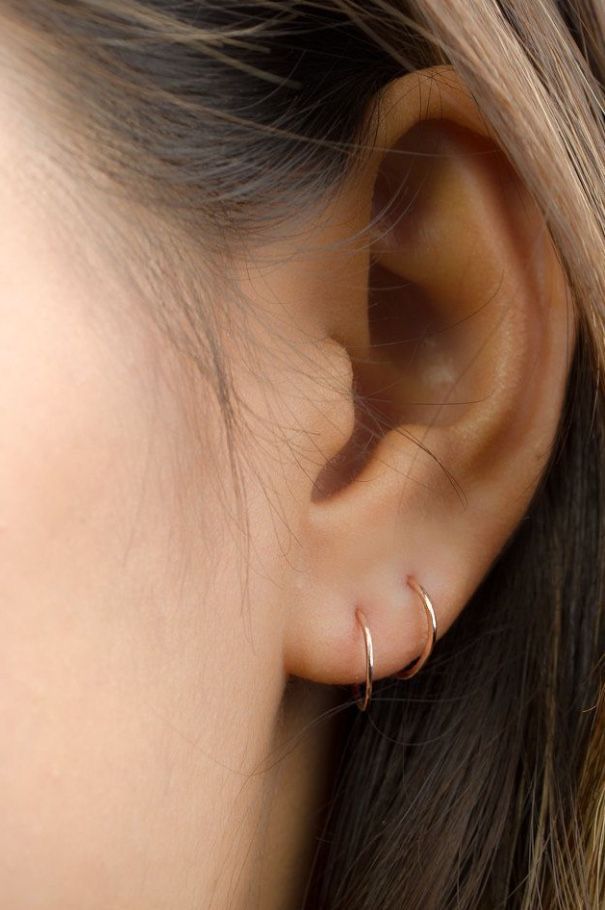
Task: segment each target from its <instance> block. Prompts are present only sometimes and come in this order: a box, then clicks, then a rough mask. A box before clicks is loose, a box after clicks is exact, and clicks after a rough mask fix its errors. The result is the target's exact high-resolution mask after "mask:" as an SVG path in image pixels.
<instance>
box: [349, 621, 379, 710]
mask: <svg viewBox="0 0 605 910" xmlns="http://www.w3.org/2000/svg"><path fill="white" fill-rule="evenodd" d="M355 616H356V617H357V622H358V623H359V625H360V626H361V629H362V632H363V640H364V644H365V651H366V681H365V688H364V692H363V696H361V695H360V689H361V684H360V683H354V685H353V693H354V695H355V704H356V705H357V707H358V708H359V710H360V711H365V710H367V707H368V705H369V704H370V699H371V698H372V683H373V681H374V648H373V646H372V634H371V632H370V629H369V627H368V621H367V619H366V617H365V613H364V612H363V610H360V609H359V607H358V608H357V610H356V611H355Z"/></svg>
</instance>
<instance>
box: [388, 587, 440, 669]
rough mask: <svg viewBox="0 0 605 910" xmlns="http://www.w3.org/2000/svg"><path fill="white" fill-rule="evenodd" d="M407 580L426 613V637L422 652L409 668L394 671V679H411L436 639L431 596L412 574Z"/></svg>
mask: <svg viewBox="0 0 605 910" xmlns="http://www.w3.org/2000/svg"><path fill="white" fill-rule="evenodd" d="M407 582H408V585H409V586H410V588H412V590H414V591H415V592H416V594H417V595H418V596H419V598H420V600H421V602H422V606H423V607H424V612H425V615H426V627H427V637H426V642H425V645H424V649H423V651H422V654H420V656H419V657H417V658H416V660H415V661H414V663H413V664H412V666H411V667H410V668H409V669H407V670H400V671H399V673H396V674H395V679H411V678H412V676H416V674H417V673H418V672H419V670H421V669H422V667H423V666H424V665H425V663H426V662H427V660H428V659H429V657H430V656H431V652H432V650H433V648H434V647H435V642H436V641H437V619H436V617H435V611H434V609H433V604H432V603H431V598H430V597H429V595H428V594H427V593H426V591H425V590H424V588H423V587H422V585H420V584H418V582H417V581H416V579H415V578H414V577H413V576H412V575H409V576H408V579H407Z"/></svg>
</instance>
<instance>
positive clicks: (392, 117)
mask: <svg viewBox="0 0 605 910" xmlns="http://www.w3.org/2000/svg"><path fill="white" fill-rule="evenodd" d="M375 116H376V123H375V129H374V131H373V133H372V135H373V136H375V142H374V143H373V148H372V151H371V154H370V155H368V156H367V157H366V159H365V160H364V162H363V163H362V164H361V165H360V169H359V170H358V171H357V172H356V174H355V178H354V179H353V180H351V181H349V182H347V184H346V186H345V187H344V188H343V190H342V193H343V195H344V196H347V194H348V198H347V199H346V206H347V207H348V208H349V209H351V208H354V209H355V210H356V211H362V212H364V213H365V215H364V218H365V222H366V224H365V227H366V231H367V234H368V236H370V238H371V245H370V253H369V256H368V257H367V259H366V260H365V267H364V270H362V273H363V281H364V289H363V300H364V305H363V306H351V307H350V309H348V310H339V313H338V324H333V325H332V335H333V338H334V339H336V340H337V341H338V343H339V345H340V346H341V347H342V348H343V349H345V350H346V351H347V353H348V357H349V358H350V361H351V365H352V371H351V375H352V379H351V385H350V388H349V394H350V402H355V417H356V419H355V427H354V430H353V433H352V435H351V436H350V438H348V439H346V438H341V440H340V447H339V448H340V450H339V451H338V452H337V453H336V455H335V456H334V457H332V458H330V459H329V461H328V462H327V463H326V464H324V465H323V466H322V468H321V470H320V471H319V473H318V474H317V477H316V478H315V485H314V490H313V494H312V496H311V497H310V501H309V503H308V514H307V518H306V523H305V535H304V540H303V544H304V548H305V558H306V564H305V571H304V575H303V576H302V578H301V584H300V586H299V588H298V590H297V594H296V597H295V602H294V604H293V607H292V611H291V614H290V616H289V619H288V625H287V635H286V669H287V671H288V672H290V673H293V674H296V675H300V676H303V677H307V678H309V679H312V680H315V681H318V682H325V683H352V682H355V681H360V680H362V679H363V678H364V670H365V657H364V654H365V652H364V645H363V637H362V632H361V629H360V627H359V625H358V623H357V621H356V612H355V611H356V608H357V607H361V608H362V610H363V612H364V613H365V616H366V617H367V621H368V626H369V628H370V631H371V634H372V639H373V646H374V658H375V676H376V677H381V676H388V675H391V674H394V673H396V672H398V671H400V670H401V669H402V668H404V667H405V666H407V665H408V664H409V663H410V662H412V661H414V659H415V658H416V657H417V656H418V655H419V654H420V652H421V651H422V649H423V646H424V643H425V640H426V635H427V628H426V619H425V615H424V612H423V609H422V604H421V602H420V600H419V598H418V596H417V594H416V593H415V592H414V591H413V590H412V588H411V587H410V586H409V585H407V584H406V579H407V578H408V576H413V577H415V578H416V579H417V580H418V582H419V583H420V584H421V585H422V586H423V587H424V588H425V589H426V590H427V592H428V593H429V595H430V597H431V599H432V602H433V605H434V608H435V613H436V618H437V625H438V637H440V636H442V635H444V634H445V633H446V632H447V630H448V628H449V627H450V626H451V625H452V623H453V622H454V620H455V619H456V617H457V616H458V615H459V614H460V612H461V611H462V610H463V608H464V605H465V604H466V602H467V601H468V599H469V598H470V597H471V595H472V594H473V592H474V591H475V589H476V588H477V586H478V585H479V583H480V582H481V580H482V578H483V577H484V575H485V574H486V573H487V572H488V570H489V568H490V566H491V565H492V563H493V562H494V560H495V559H496V557H497V556H498V554H499V552H500V551H501V549H502V548H503V546H504V544H505V543H506V541H507V539H508V538H509V537H510V535H511V534H512V532H513V531H514V529H515V528H516V526H517V525H518V523H519V521H520V520H521V518H522V516H523V514H524V512H525V511H526V509H527V507H528V504H529V501H530V499H531V497H532V495H533V493H534V492H535V489H536V486H537V484H538V482H539V479H540V477H541V475H542V473H543V471H544V469H545V466H546V464H547V462H548V459H549V455H550V453H551V450H552V446H553V442H554V440H555V437H556V432H557V427H558V422H559V417H560V414H561V410H562V404H563V399H564V394H565V386H566V380H567V376H568V371H569V365H570V358H571V352H572V348H573V334H574V329H573V325H572V323H571V321H570V310H571V308H570V306H569V295H568V292H567V284H566V281H565V277H564V272H563V269H562V267H561V264H560V262H559V260H558V257H557V255H556V252H555V249H554V246H553V243H552V240H551V237H550V235H549V232H548V230H547V227H546V224H545V221H544V218H543V216H542V214H541V212H540V211H539V210H538V208H537V207H536V205H535V203H534V202H533V200H532V198H531V197H530V194H529V192H528V190H527V189H526V187H525V186H524V184H523V182H522V180H521V179H520V178H519V176H518V175H517V174H516V173H515V171H514V170H513V168H512V166H511V164H510V163H509V161H508V160H507V157H506V156H505V154H504V153H503V152H502V150H501V149H500V148H499V146H498V143H497V141H496V140H495V139H494V138H493V137H492V136H491V135H490V133H489V130H488V128H487V127H486V125H485V123H484V122H483V119H482V117H481V115H480V112H479V110H478V109H477V107H476V105H475V103H474V102H473V100H472V97H471V96H470V95H469V93H468V91H467V90H466V88H465V86H464V85H463V84H462V82H461V81H460V80H459V79H458V78H457V76H456V75H455V73H454V71H453V70H452V69H451V68H449V67H440V68H436V69H433V70H427V71H423V72H420V73H414V74H410V75H406V76H405V77H402V78H401V79H399V80H397V81H396V82H394V83H392V84H391V85H390V86H389V87H388V89H387V91H386V93H385V94H384V96H383V98H382V103H381V105H380V108H379V110H378V113H377V114H376V115H375ZM359 273H360V271H358V272H357V273H356V274H359ZM324 274H325V272H324ZM330 306H331V301H330V295H329V293H327V294H326V299H325V307H326V320H327V321H329V319H333V318H334V317H333V315H330V313H332V314H333V310H332V311H331V310H330ZM341 425H342V421H341ZM332 450H334V446H333V445H332Z"/></svg>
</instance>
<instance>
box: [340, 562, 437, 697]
mask: <svg viewBox="0 0 605 910" xmlns="http://www.w3.org/2000/svg"><path fill="white" fill-rule="evenodd" d="M407 583H408V585H409V586H410V587H411V588H412V590H413V591H415V592H416V594H417V595H418V597H419V598H420V602H421V604H422V607H423V609H424V613H425V616H426V624H427V638H426V642H425V645H424V648H423V650H422V653H421V654H420V655H419V656H418V657H417V658H415V659H414V662H413V663H412V664H411V666H410V665H408V666H406V667H404V669H403V670H400V671H399V672H398V673H395V679H411V678H412V676H416V674H417V673H418V672H419V671H420V670H421V669H422V667H423V666H424V665H425V663H426V662H427V660H428V659H429V657H430V655H431V653H432V650H433V648H434V647H435V642H436V640H437V619H436V617H435V610H434V609H433V604H432V603H431V599H430V597H429V595H428V594H427V592H426V591H425V589H424V588H423V587H422V585H421V584H419V583H418V582H417V581H416V579H415V578H414V577H413V576H411V575H409V576H408V578H407ZM355 616H356V618H357V622H358V623H359V626H360V628H361V631H362V633H363V640H364V647H365V664H366V672H365V686H364V691H363V694H361V685H360V684H359V683H355V684H354V685H353V693H354V696H355V703H356V705H357V707H358V708H359V710H360V711H366V710H367V708H368V705H369V703H370V700H371V698H372V685H373V680H374V646H373V642H372V634H371V632H370V628H369V626H368V623H367V619H366V616H365V614H364V612H363V611H362V610H361V609H360V608H359V607H358V608H357V609H356V611H355Z"/></svg>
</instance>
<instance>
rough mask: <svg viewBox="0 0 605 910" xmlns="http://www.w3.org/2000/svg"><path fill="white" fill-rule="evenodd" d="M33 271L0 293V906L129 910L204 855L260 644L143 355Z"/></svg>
mask: <svg viewBox="0 0 605 910" xmlns="http://www.w3.org/2000/svg"><path fill="white" fill-rule="evenodd" d="M36 266H37V269H33V268H32V267H31V264H30V267H29V269H28V270H25V271H23V270H20V279H19V281H18V282H17V281H16V280H9V277H8V273H9V269H8V263H6V262H5V263H4V267H3V269H2V275H3V277H2V286H1V288H0V291H1V297H0V324H1V326H2V328H1V341H0V376H1V385H0V729H2V730H3V731H4V733H3V737H2V742H1V744H0V816H1V817H2V825H1V826H0V892H1V893H2V894H3V898H2V904H3V906H10V907H11V908H12V910H21V908H28V910H35V908H38V907H40V908H48V907H51V906H53V907H56V906H61V907H62V908H63V910H69V908H71V907H74V908H76V907H82V906H84V905H86V906H87V907H89V908H91V910H93V908H97V907H98V908H101V907H108V906H116V907H117V906H118V905H119V906H128V905H130V906H133V903H132V902H133V901H135V900H139V899H141V897H142V894H143V892H144V890H145V888H150V889H152V891H153V893H154V894H155V896H156V897H157V896H158V895H161V894H162V893H163V889H164V888H165V889H166V894H167V895H169V894H172V895H174V894H176V893H178V889H179V887H181V888H182V889H186V883H187V882H188V881H190V880H196V881H197V876H195V877H193V879H192V877H191V876H190V874H189V872H188V871H187V870H190V869H192V868H194V867H195V868H199V869H200V874H201V866H202V865H203V859H202V858H201V857H200V852H201V851H200V838H201V840H202V841H203V842H204V843H205V844H206V845H208V846H211V845H212V844H214V845H216V844H217V843H218V842H219V841H220V838H221V831H220V828H219V826H218V823H217V824H216V825H215V826H214V827H213V825H212V824H211V823H208V818H215V819H222V818H223V817H224V811H223V810H224V800H225V799H226V798H227V796H228V794H229V792H230V788H233V789H234V792H235V790H241V783H242V780H241V775H239V774H238V775H235V774H234V773H233V770H232V768H230V765H231V764H234V765H236V766H237V765H238V764H239V763H240V753H243V750H244V748H248V749H249V748H250V744H252V746H254V745H255V744H256V743H258V744H259V748H260V744H261V743H262V738H263V726H262V717H261V718H260V719H259V715H258V712H259V711H260V712H263V711H265V712H266V711H267V709H268V704H267V694H266V693H267V691H274V693H275V698H277V693H278V686H279V679H278V675H277V674H274V683H275V685H274V687H273V689H271V686H268V687H267V685H266V683H267V675H268V672H269V670H268V667H270V666H272V665H276V664H278V661H276V660H275V653H274V646H275V644H276V639H275V637H273V638H272V637H271V635H268V636H264V637H262V638H261V640H262V641H264V642H267V645H266V647H265V648H264V649H262V648H261V649H260V650H259V652H257V653H256V654H255V655H254V656H251V651H250V648H249V646H248V644H247V637H246V636H247V628H246V624H245V621H244V616H243V612H242V607H241V596H240V589H239V584H238V575H237V570H236V566H235V560H233V564H232V563H231V560H230V558H229V552H228V551H227V550H226V549H225V548H223V551H222V556H223V559H222V560H221V562H220V566H221V572H220V576H219V573H217V566H218V565H219V562H218V561H217V554H216V552H215V550H214V547H215V545H216V543H217V541H218V540H219V539H220V538H221V529H222V527H223V519H222V517H221V515H220V510H219V505H218V504H217V503H216V502H215V500H214V499H213V496H212V493H211V485H210V483H205V482H204V480H203V478H204V473H205V467H204V460H203V456H201V454H200V450H199V449H198V448H196V447H195V446H194V444H193V441H192V438H191V437H190V436H188V432H187V425H186V421H185V419H184V417H183V414H182V413H181V412H180V411H179V410H178V409H177V407H176V404H175V402H174V400H173V397H172V396H173V395H174V391H173V390H174V381H173V382H170V383H166V382H165V381H164V377H163V375H162V370H161V369H160V368H159V367H158V366H157V364H158V362H159V360H161V352H160V343H159V342H157V343H154V344H152V343H150V342H149V340H148V336H145V337H144V336H143V332H142V330H141V331H137V332H134V331H133V330H132V327H131V326H129V325H127V324H126V320H125V321H124V325H122V326H118V325H116V327H115V329H110V327H109V324H108V323H103V324H101V323H95V322H94V320H93V319H92V316H88V315H87V314H86V313H85V312H84V309H85V308H84V307H83V305H82V301H83V300H86V302H87V304H88V303H89V302H90V303H91V304H92V303H93V301H89V300H88V299H87V295H86V294H85V293H84V290H83V289H82V288H79V289H77V288H74V287H71V286H70V285H69V283H68V282H67V281H65V280H64V278H63V277H62V276H63V275H64V274H66V273H68V271H69V264H68V263H65V264H64V266H65V267H64V268H58V267H57V264H56V263H55V262H53V261H51V260H50V259H49V260H48V261H44V260H38V261H37V263H36ZM94 304H95V307H97V308H98V307H99V306H100V305H101V304H102V300H95V301H94ZM91 312H92V310H91ZM166 360H167V358H166ZM165 362H166V361H165ZM169 389H170V390H172V392H171V393H170V392H169V391H168V390H169ZM175 452H176V453H178V457H177V458H175V457H174V453H175ZM233 547H234V550H236V549H237V546H236V544H233ZM272 649H273V650H272ZM270 652H271V653H270ZM217 680H222V681H223V683H224V685H223V686H221V685H217V684H216V683H217ZM250 680H252V682H250ZM255 680H262V681H263V685H265V689H264V690H263V691H264V695H262V696H260V697H259V698H258V700H257V701H256V703H255V704H256V706H257V712H256V713H255V712H254V711H251V710H250V700H249V699H250V693H251V692H253V691H254V688H255ZM259 685H260V684H259ZM267 730H268V725H267ZM217 754H222V755H228V756H230V759H232V762H231V761H229V762H227V763H222V762H217V761H216V759H215V756H216V755H217ZM251 757H252V758H254V757H255V756H254V749H252V750H251ZM200 781H203V782H204V785H203V786H200ZM150 868H152V869H153V870H154V871H153V873H150ZM179 882H180V885H179ZM92 895H94V896H92ZM129 901H130V902H131V903H130V904H129ZM121 902H123V903H121ZM160 903H161V901H159V900H158V906H159V905H160ZM153 905H154V906H155V904H153Z"/></svg>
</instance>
